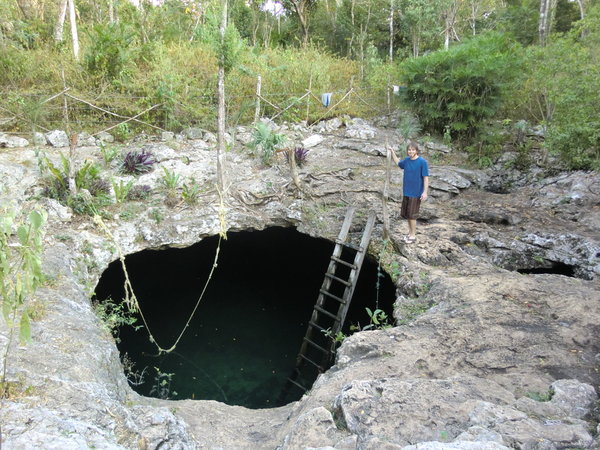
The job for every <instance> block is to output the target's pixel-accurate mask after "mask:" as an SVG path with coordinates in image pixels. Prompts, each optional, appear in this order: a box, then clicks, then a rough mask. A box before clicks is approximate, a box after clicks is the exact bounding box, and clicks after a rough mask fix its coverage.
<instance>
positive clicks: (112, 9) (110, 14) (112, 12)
mask: <svg viewBox="0 0 600 450" xmlns="http://www.w3.org/2000/svg"><path fill="white" fill-rule="evenodd" d="M108 23H110V24H113V23H115V2H114V0H108Z"/></svg>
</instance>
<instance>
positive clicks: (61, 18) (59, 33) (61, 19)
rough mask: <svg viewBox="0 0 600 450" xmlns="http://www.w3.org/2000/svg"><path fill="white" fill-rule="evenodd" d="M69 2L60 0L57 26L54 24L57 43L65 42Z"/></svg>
mask: <svg viewBox="0 0 600 450" xmlns="http://www.w3.org/2000/svg"><path fill="white" fill-rule="evenodd" d="M68 1H69V0H60V4H59V5H58V16H57V18H56V24H54V40H55V41H56V42H62V41H63V31H64V29H65V18H66V17H67V3H68Z"/></svg>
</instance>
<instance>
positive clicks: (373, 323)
mask: <svg viewBox="0 0 600 450" xmlns="http://www.w3.org/2000/svg"><path fill="white" fill-rule="evenodd" d="M365 310H366V311H367V314H368V315H369V324H368V325H366V326H365V327H363V330H371V329H378V330H380V329H384V328H389V327H391V325H390V324H389V323H388V315H387V314H386V313H385V311H383V310H382V309H379V308H377V309H375V310H373V311H371V309H370V308H365Z"/></svg>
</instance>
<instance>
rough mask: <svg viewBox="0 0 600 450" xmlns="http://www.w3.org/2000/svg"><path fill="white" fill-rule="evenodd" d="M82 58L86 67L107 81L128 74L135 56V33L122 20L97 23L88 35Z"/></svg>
mask: <svg viewBox="0 0 600 450" xmlns="http://www.w3.org/2000/svg"><path fill="white" fill-rule="evenodd" d="M89 39H90V42H91V45H90V47H89V48H88V49H87V52H86V54H85V58H84V64H85V67H86V69H87V70H88V71H89V72H90V73H91V74H93V75H95V76H97V77H100V78H104V79H106V80H108V81H112V80H115V79H117V78H121V77H124V76H126V75H128V73H129V70H130V69H131V67H130V66H131V65H132V64H133V60H134V58H135V48H134V45H133V44H134V42H135V35H134V33H133V30H131V28H130V27H128V26H127V25H126V24H125V23H123V22H118V23H114V24H97V25H95V26H94V28H93V30H92V32H91V33H90V36H89Z"/></svg>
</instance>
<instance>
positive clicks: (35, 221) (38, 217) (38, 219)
mask: <svg viewBox="0 0 600 450" xmlns="http://www.w3.org/2000/svg"><path fill="white" fill-rule="evenodd" d="M29 220H30V221H31V224H32V225H33V227H34V228H35V229H39V228H40V227H41V226H42V224H43V223H44V216H43V215H42V214H41V213H39V212H38V211H31V213H30V214H29Z"/></svg>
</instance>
